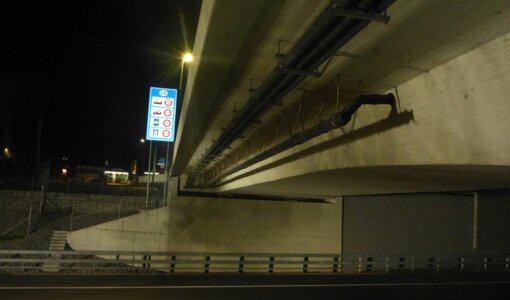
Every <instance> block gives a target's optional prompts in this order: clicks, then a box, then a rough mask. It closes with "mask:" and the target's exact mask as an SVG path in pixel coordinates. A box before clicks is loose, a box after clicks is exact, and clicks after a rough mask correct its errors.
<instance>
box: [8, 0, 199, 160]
mask: <svg viewBox="0 0 510 300" xmlns="http://www.w3.org/2000/svg"><path fill="white" fill-rule="evenodd" d="M200 3H201V2H200V1H197V0H193V1H190V0H182V1H169V0H166V1H155V0H137V1H129V0H124V1H120V0H117V1H112V0H105V1H1V2H0V15H1V17H0V22H1V27H0V31H1V42H0V49H1V58H0V59H1V66H0V88H1V90H2V93H1V98H0V101H2V102H4V104H5V103H7V105H1V106H0V108H1V107H3V109H7V110H8V111H9V115H10V121H11V122H10V124H11V128H10V129H11V138H10V147H11V148H12V149H13V152H14V154H15V155H17V156H18V157H22V156H26V157H28V158H33V157H34V156H35V149H36V141H37V128H38V120H39V118H40V117H41V116H42V119H43V127H42V145H41V157H42V159H43V160H47V159H50V160H54V159H56V158H58V157H62V156H67V157H69V159H70V161H72V162H75V163H82V164H96V165H98V164H101V163H103V162H104V161H105V160H109V162H110V164H111V165H118V166H128V165H129V163H130V161H131V160H133V159H136V158H137V155H139V153H140V151H141V150H140V148H141V147H140V144H139V140H140V138H142V137H145V123H146V118H147V116H146V114H147V105H148V95H149V87H151V86H158V87H168V88H178V85H179V74H180V68H181V64H180V58H181V53H182V52H183V51H185V50H191V49H192V43H193V40H194V35H195V30H196V25H197V22H198V15H199V11H200ZM5 106H7V108H5Z"/></svg>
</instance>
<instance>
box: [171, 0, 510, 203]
mask: <svg viewBox="0 0 510 300" xmlns="http://www.w3.org/2000/svg"><path fill="white" fill-rule="evenodd" d="M274 2H278V3H274ZM347 2H348V1H347ZM329 4H330V1H248V2H246V1H243V2H242V3H241V2H239V1H205V2H204V8H203V10H202V15H201V18H200V22H199V28H198V32H197V36H196V42H195V45H196V46H195V50H194V52H195V53H194V54H195V56H196V57H197V63H195V64H193V65H191V66H190V68H191V70H190V76H189V78H188V85H187V88H186V95H185V99H184V104H183V105H184V108H183V111H182V117H181V123H180V124H181V126H180V128H179V132H178V139H177V142H176V144H175V156H174V168H173V172H174V174H175V175H180V176H181V177H182V179H183V180H182V182H183V183H185V182H186V178H187V177H188V176H189V175H190V174H191V173H192V172H193V171H194V170H196V167H197V162H199V161H200V159H201V157H203V154H204V153H205V152H206V151H207V149H208V148H209V147H211V145H212V144H213V143H214V141H215V140H216V139H218V137H219V136H220V135H221V133H222V128H223V129H224V128H226V127H227V125H228V124H229V122H231V120H232V119H233V118H235V117H236V113H235V111H236V110H240V108H241V107H242V106H243V105H245V103H246V101H247V100H248V99H249V96H250V93H251V92H253V90H255V91H256V90H257V87H258V86H259V85H260V84H261V83H262V82H263V81H264V79H265V78H267V77H268V76H269V75H270V74H271V72H273V70H274V69H275V67H276V66H277V58H275V55H276V54H277V53H278V52H280V53H282V54H285V53H287V52H289V51H291V49H292V47H293V46H294V45H295V44H296V43H298V42H299V40H300V38H302V36H303V34H304V33H305V32H306V31H307V29H308V27H309V26H311V24H312V23H313V22H314V21H315V20H316V19H317V18H320V17H321V15H320V14H321V12H322V11H324V10H325V9H326V8H327V6H328V5H329ZM233 11H236V13H232V12H233ZM386 13H387V15H388V16H389V17H390V18H391V19H390V21H389V22H388V23H387V24H383V23H380V22H371V23H370V24H368V25H367V26H366V27H365V28H364V29H363V30H361V31H360V32H359V34H357V35H356V36H354V37H353V38H352V39H351V40H350V41H349V42H348V43H347V44H345V45H344V46H343V47H341V48H340V49H338V50H337V54H339V55H337V56H333V58H332V59H331V62H330V63H329V65H328V66H327V68H326V69H325V71H324V73H323V74H322V76H320V77H319V78H315V77H312V76H309V77H306V78H304V80H303V81H301V82H300V83H299V85H298V86H297V87H296V88H294V89H293V90H291V91H290V92H289V93H288V94H287V95H286V96H285V97H283V99H282V100H281V104H280V105H275V106H272V107H271V108H270V109H269V110H268V111H267V112H266V113H265V114H263V115H262V116H261V117H260V119H259V120H257V123H254V124H253V126H251V127H249V128H248V129H247V130H246V131H245V132H244V134H243V138H237V139H235V141H234V142H233V143H232V144H231V145H230V146H229V147H228V148H225V149H223V151H222V154H221V155H220V156H218V157H217V158H215V160H214V162H212V163H210V164H208V165H207V167H206V168H205V170H206V171H205V172H203V173H205V174H207V172H209V173H211V172H213V173H214V172H216V173H221V171H223V170H228V168H231V167H234V166H236V165H237V164H240V163H242V162H243V160H246V159H248V158H250V157H253V156H255V155H257V154H258V153H260V152H263V151H264V150H265V149H268V148H270V147H271V146H273V145H275V144H277V140H279V141H282V140H284V139H286V138H288V137H289V136H290V135H291V134H292V133H295V132H300V131H302V130H303V129H306V128H308V127H310V126H312V125H313V124H314V122H316V120H317V119H324V118H327V117H328V116H329V115H331V114H332V113H333V112H335V111H336V110H337V109H338V107H339V108H342V107H343V106H344V105H345V103H346V102H347V101H348V100H349V99H351V98H353V97H355V96H357V95H361V94H372V93H380V94H385V93H393V94H396V95H397V96H398V97H397V102H398V110H399V112H400V113H408V114H407V115H404V114H402V115H401V116H400V117H399V116H396V117H388V112H389V109H388V108H387V107H379V106H366V107H365V106H364V107H361V109H359V111H358V112H357V113H356V115H355V117H354V118H353V119H352V121H351V122H350V123H349V124H347V125H346V126H344V127H342V128H340V129H335V130H333V131H331V132H329V133H327V134H324V135H322V136H319V137H317V138H314V139H312V140H310V141H308V142H306V143H304V144H302V145H299V146H296V147H293V148H291V149H288V150H287V151H284V152H282V153H280V154H278V155H276V156H272V157H270V158H267V159H265V160H263V161H261V162H259V163H257V164H254V165H251V166H249V167H247V168H244V169H242V170H239V171H237V172H235V173H233V174H231V175H229V176H226V177H223V178H221V180H219V181H218V182H216V183H215V184H213V185H205V186H204V185H201V186H200V185H197V186H195V189H196V190H207V191H216V192H236V193H253V194H268V193H269V194H279V195H290V194H294V195H302V194H306V195H308V196H317V197H327V196H342V195H356V194H381V193H398V192H426V191H429V192H430V191H451V190H477V189H493V188H507V187H508V185H509V183H510V169H509V168H508V166H509V164H510V155H509V154H508V153H510V151H509V150H510V143H509V142H507V138H506V132H507V129H508V128H510V121H509V119H508V118H507V117H506V115H507V113H508V112H509V111H510V105H508V101H506V98H507V95H508V94H509V87H508V84H506V83H507V82H508V80H509V79H510V64H509V63H508V61H507V59H506V57H508V55H509V54H510V43H508V40H509V39H510V35H509V34H508V32H509V31H510V4H508V2H506V1H491V2H490V3H488V2H486V1H476V0H470V1H467V2H466V3H463V4H462V5H459V3H458V2H457V1H418V0H417V1H396V2H395V3H393V4H391V5H390V6H389V7H388V9H387V12H386ZM325 65H326V63H324V64H323V65H321V67H320V68H322V67H324V66H325ZM338 81H339V84H338ZM337 84H338V86H339V89H338V91H337ZM250 89H252V91H250ZM303 90H305V91H306V92H303ZM337 92H338V97H337ZM303 94H304V95H303ZM337 99H338V104H339V106H338V104H337ZM300 106H301V110H300V109H299V107H300ZM299 110H300V113H299V114H298V111H299ZM289 128H290V130H289ZM277 131H278V137H276V135H277V133H276V132H277Z"/></svg>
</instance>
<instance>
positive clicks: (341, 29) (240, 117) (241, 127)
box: [186, 0, 395, 186]
mask: <svg viewBox="0 0 510 300" xmlns="http://www.w3.org/2000/svg"><path fill="white" fill-rule="evenodd" d="M394 1H395V0H350V1H349V0H346V1H336V2H334V3H333V4H332V5H330V6H328V7H327V8H326V9H325V10H324V11H323V12H322V13H321V14H320V16H319V17H318V18H317V19H316V20H315V21H314V23H313V24H312V25H311V26H310V28H309V29H308V30H307V31H306V32H305V34H303V36H302V37H301V38H300V39H299V41H298V42H297V43H296V44H295V46H294V47H293V48H292V49H291V50H290V51H289V53H287V54H286V55H285V56H284V57H283V58H282V59H281V61H280V63H279V65H278V66H277V67H276V68H275V69H274V70H273V71H272V72H271V74H270V75H269V76H268V77H267V78H266V79H265V80H264V82H263V83H262V84H261V85H260V87H259V88H258V89H256V90H255V91H254V92H253V93H252V94H251V96H250V98H249V99H248V101H247V103H246V104H245V105H244V106H243V107H242V108H241V109H240V111H238V112H237V114H236V115H235V116H234V118H233V119H232V121H231V122H230V123H229V124H228V125H227V126H226V128H225V129H224V130H223V132H222V133H221V135H220V136H219V137H218V138H217V139H216V140H215V141H214V143H213V145H212V146H211V147H210V148H209V149H208V150H207V151H206V153H205V154H204V155H203V156H202V158H201V159H200V161H199V162H198V164H197V167H196V169H195V171H194V172H193V173H192V174H191V176H190V177H189V178H188V181H187V184H186V185H187V186H194V185H195V184H194V181H195V179H196V176H197V175H198V174H201V173H202V172H203V170H204V168H205V167H206V166H207V165H208V164H209V163H210V162H211V161H213V160H214V159H215V158H216V157H217V156H219V155H221V153H222V152H223V151H224V150H225V149H226V148H228V147H229V146H230V145H231V144H232V143H233V142H234V141H235V140H236V139H237V138H239V137H240V136H241V135H242V134H243V133H244V132H245V131H246V130H247V129H248V128H249V127H250V126H251V125H252V124H253V123H254V122H256V121H257V120H259V119H260V117H261V116H262V115H263V114H264V113H265V112H266V111H267V110H268V109H269V108H270V107H271V106H273V105H274V104H276V103H278V102H279V101H280V100H281V99H282V98H283V97H284V96H285V95H287V94H288V93H289V92H290V90H292V89H293V88H294V87H296V86H297V85H298V84H299V83H300V82H301V81H302V80H303V79H304V78H305V76H303V75H301V74H299V75H297V74H292V73H290V72H286V70H297V71H305V72H313V71H314V70H316V69H317V68H318V67H319V66H320V65H321V64H322V63H324V62H325V61H326V60H327V59H328V58H329V57H331V56H332V55H334V53H335V52H336V51H338V49H339V48H340V47H342V46H343V45H344V44H346V43H347V42H348V41H349V40H351V39H352V38H353V37H354V36H355V35H356V34H358V33H359V32H360V31H361V30H362V29H363V28H364V27H365V26H367V25H368V24H369V23H370V21H368V20H363V19H357V18H351V17H342V16H338V15H336V14H335V13H334V10H335V9H336V8H338V9H342V10H351V11H356V12H361V13H368V14H381V13H383V12H384V11H385V10H386V8H387V7H388V6H390V5H391V4H392V3H393V2H394Z"/></svg>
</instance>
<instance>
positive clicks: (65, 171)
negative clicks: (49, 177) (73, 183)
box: [62, 168, 67, 176]
mask: <svg viewBox="0 0 510 300" xmlns="http://www.w3.org/2000/svg"><path fill="white" fill-rule="evenodd" d="M66 175H67V169H66V168H63V169H62V176H66Z"/></svg>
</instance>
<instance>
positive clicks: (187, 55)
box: [163, 52, 193, 204]
mask: <svg viewBox="0 0 510 300" xmlns="http://www.w3.org/2000/svg"><path fill="white" fill-rule="evenodd" d="M192 61H193V54H191V53H189V52H186V53H184V54H183V55H182V58H181V76H180V79H179V91H178V93H177V100H178V101H177V103H178V104H179V106H178V111H176V113H177V118H179V120H178V122H179V121H180V109H181V108H182V101H180V100H182V96H183V91H182V78H183V76H184V64H188V63H191V62H192ZM174 131H175V134H177V126H175V127H174ZM169 152H170V143H167V144H166V159H165V184H164V187H163V204H166V185H167V183H168V173H169V172H170V168H169V163H168V154H169Z"/></svg>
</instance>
